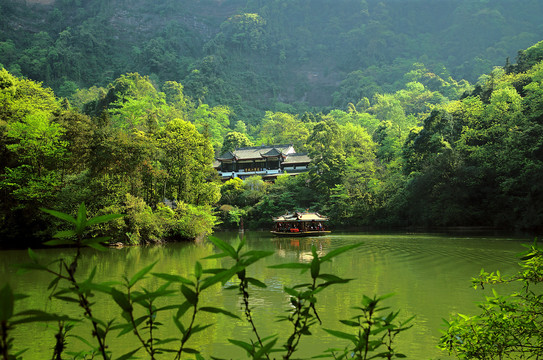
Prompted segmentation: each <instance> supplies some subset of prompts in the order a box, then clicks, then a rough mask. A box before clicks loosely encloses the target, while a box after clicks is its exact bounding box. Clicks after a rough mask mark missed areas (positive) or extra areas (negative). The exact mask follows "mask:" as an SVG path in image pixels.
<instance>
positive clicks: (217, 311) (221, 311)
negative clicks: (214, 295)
mask: <svg viewBox="0 0 543 360" xmlns="http://www.w3.org/2000/svg"><path fill="white" fill-rule="evenodd" d="M200 310H201V311H205V312H209V313H213V314H223V315H226V316H230V317H231V318H234V319H239V316H237V315H236V314H233V313H231V312H230V311H227V310H224V309H221V308H216V307H211V306H205V307H201V308H200Z"/></svg>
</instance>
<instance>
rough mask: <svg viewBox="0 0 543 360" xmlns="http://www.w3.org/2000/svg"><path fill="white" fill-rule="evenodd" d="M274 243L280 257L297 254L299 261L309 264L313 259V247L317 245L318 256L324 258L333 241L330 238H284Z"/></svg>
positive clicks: (274, 240) (275, 240) (273, 241)
mask: <svg viewBox="0 0 543 360" xmlns="http://www.w3.org/2000/svg"><path fill="white" fill-rule="evenodd" d="M272 243H273V244H274V245H275V247H276V249H277V254H278V255H279V256H280V257H282V258H285V257H292V255H293V254H296V257H297V258H298V261H300V262H309V261H311V260H312V259H313V255H312V253H311V246H313V245H315V247H316V248H317V254H318V255H319V256H324V255H325V254H326V251H327V249H328V248H329V247H330V243H331V239H330V238H329V237H318V238H316V237H315V238H312V237H307V238H299V237H291V238H289V237H284V238H277V239H273V240H272Z"/></svg>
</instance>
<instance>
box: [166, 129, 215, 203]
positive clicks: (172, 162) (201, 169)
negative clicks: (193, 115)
mask: <svg viewBox="0 0 543 360" xmlns="http://www.w3.org/2000/svg"><path fill="white" fill-rule="evenodd" d="M158 146H159V147H160V148H161V149H162V151H163V152H164V159H163V161H164V169H165V170H166V171H167V172H168V174H169V179H168V186H167V188H168V191H167V192H168V194H169V195H172V196H173V198H175V199H177V200H178V201H183V202H185V203H187V204H194V205H211V204H214V203H216V202H217V201H218V200H219V189H218V186H217V185H215V184H213V183H208V182H207V180H208V178H210V177H211V173H212V171H214V170H213V168H212V167H211V163H212V162H213V154H214V153H213V148H212V147H211V144H210V142H209V141H208V140H207V139H206V138H205V137H204V136H203V135H202V134H200V133H199V132H198V131H197V130H196V127H195V126H194V125H192V124H191V123H189V122H187V121H183V120H180V119H176V120H172V121H170V122H169V123H168V124H167V125H166V127H165V128H164V131H163V132H162V133H161V134H160V137H159V139H158Z"/></svg>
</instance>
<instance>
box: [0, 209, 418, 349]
mask: <svg viewBox="0 0 543 360" xmlns="http://www.w3.org/2000/svg"><path fill="white" fill-rule="evenodd" d="M44 211H45V212H46V213H48V214H50V215H52V216H54V217H56V218H58V219H59V220H62V221H64V222H65V223H67V224H69V225H70V227H71V228H70V229H68V230H62V231H59V232H57V233H56V234H55V239H54V240H51V241H49V242H47V245H71V246H73V247H74V248H75V249H74V253H75V254H74V256H73V258H72V259H66V258H61V259H58V260H57V261H55V262H53V263H52V264H42V263H41V262H40V259H39V256H38V255H37V254H36V253H35V252H33V251H32V250H29V255H30V257H31V260H32V262H30V263H27V264H22V265H21V266H20V268H21V269H22V270H27V271H45V272H48V273H50V274H51V275H52V277H53V279H52V281H51V284H50V286H49V289H50V290H51V294H50V297H51V298H52V299H54V300H55V301H61V302H62V303H63V304H64V306H65V307H64V309H65V310H66V311H67V307H69V306H78V307H79V308H80V309H81V311H82V312H83V315H84V316H83V317H82V318H79V319H77V318H70V317H67V316H65V315H62V314H60V315H57V314H51V313H48V312H44V311H41V310H33V309H30V310H25V311H17V310H16V307H17V302H18V300H20V299H21V298H22V297H23V296H24V295H19V294H13V292H12V290H11V288H10V286H9V285H7V284H6V285H4V286H3V288H2V289H1V290H0V357H1V358H2V359H3V360H10V359H16V360H17V359H23V353H24V350H22V351H19V352H17V353H14V348H16V347H17V348H18V347H19V346H21V345H20V342H21V339H18V338H13V337H12V335H11V334H12V331H13V329H14V328H15V327H16V326H18V325H20V324H22V323H28V322H56V323H58V330H57V332H56V334H55V338H56V343H55V344H53V345H54V346H53V348H52V349H53V350H52V351H53V357H52V358H53V359H62V358H63V357H64V358H65V356H70V357H71V358H73V359H87V358H89V357H91V358H101V359H119V360H126V359H133V358H141V356H144V357H145V358H148V359H157V358H158V356H159V355H165V354H166V355H171V358H173V359H181V358H182V357H186V356H195V358H196V359H203V357H202V356H201V355H200V353H199V351H198V350H197V349H194V348H191V347H190V340H191V337H192V336H193V335H194V334H197V333H199V332H202V331H205V330H206V329H207V328H208V327H210V326H212V325H211V324H201V322H200V320H199V315H201V314H202V313H206V312H207V313H214V314H221V315H225V316H229V317H232V318H234V319H239V318H240V316H238V315H236V314H235V313H234V312H232V311H230V310H228V309H223V308H218V307H211V306H205V305H204V304H202V303H203V300H204V299H205V294H206V290H208V289H210V288H211V287H212V286H214V285H217V284H222V286H225V284H226V283H227V282H228V283H230V284H232V283H234V284H233V285H230V286H227V287H226V290H228V289H231V290H237V291H238V293H239V296H240V299H241V302H242V304H243V309H242V311H243V315H244V316H245V318H246V320H247V322H248V323H249V324H250V325H251V327H252V330H253V334H254V337H255V338H256V339H254V340H253V339H229V341H230V343H232V344H233V345H235V346H238V347H240V348H241V349H242V350H244V351H245V352H246V353H247V355H248V356H249V357H250V358H252V359H270V358H274V357H275V354H277V355H278V356H281V357H282V358H283V359H291V358H293V356H294V353H295V352H296V350H297V349H298V346H299V344H300V341H301V339H302V338H303V337H304V336H310V335H311V331H310V329H311V328H313V327H314V326H316V325H317V323H320V322H321V320H320V318H319V315H318V311H317V298H318V294H319V293H320V292H322V291H323V290H325V289H327V288H328V287H330V286H335V285H338V284H345V283H348V282H349V281H350V280H351V279H343V278H340V277H338V276H335V275H333V274H327V273H325V272H324V271H323V270H324V268H325V264H326V263H327V262H329V261H331V260H332V259H333V258H335V257H337V256H339V255H341V254H342V253H344V252H346V251H349V250H351V249H354V248H356V247H359V246H360V245H362V244H360V243H358V244H352V245H347V246H344V247H340V248H337V249H334V250H332V251H330V252H329V253H327V254H325V255H323V256H320V255H319V254H318V253H317V249H316V247H315V246H313V247H312V255H313V256H312V260H311V262H310V263H284V264H280V265H275V266H272V268H277V269H294V270H302V271H303V272H307V273H309V275H310V279H309V280H308V281H309V283H304V284H294V285H292V286H285V287H284V291H285V293H286V294H288V295H289V301H290V304H291V305H292V306H291V307H289V308H288V310H287V313H286V315H285V316H283V317H281V318H280V319H279V320H280V321H285V322H287V323H288V326H285V331H286V332H287V337H286V339H284V344H283V345H282V346H280V347H279V346H277V345H276V344H277V343H278V341H279V340H280V339H281V338H282V337H283V334H271V335H269V336H265V337H264V336H263V335H262V334H261V330H259V329H258V328H257V326H256V324H255V321H254V317H255V316H256V314H254V313H253V311H252V307H251V295H250V294H251V290H252V288H253V287H260V288H263V287H266V285H265V284H264V283H263V282H262V281H260V280H258V279H255V278H253V277H251V276H250V270H249V267H250V266H251V265H252V264H254V263H256V262H258V261H259V260H260V259H262V258H264V257H267V256H269V255H271V254H273V252H270V251H245V246H244V245H245V244H244V242H243V241H241V242H240V243H239V244H237V245H234V246H232V245H231V244H228V243H226V242H224V241H222V240H220V239H218V238H213V237H212V238H210V241H211V242H212V243H213V244H214V245H215V246H216V248H217V249H218V250H219V252H217V253H216V254H214V255H211V256H208V257H207V258H206V259H221V258H229V259H230V260H231V261H229V263H230V265H229V266H227V267H223V268H207V267H206V266H203V265H202V263H201V262H199V261H197V262H196V263H195V264H194V273H193V275H192V277H190V278H187V277H183V276H180V275H178V274H172V273H152V269H153V266H154V265H155V264H150V265H147V266H145V267H144V268H142V269H140V270H139V271H138V272H137V273H136V274H134V275H132V276H131V277H125V278H124V279H122V281H120V282H108V283H97V282H95V280H94V276H95V275H96V271H97V269H96V267H95V268H94V269H93V270H92V271H91V274H90V275H89V277H88V278H87V279H85V280H80V279H78V276H77V275H78V274H77V268H78V262H79V261H80V258H81V250H82V249H83V248H84V247H93V248H96V249H98V250H103V249H104V247H103V246H102V243H103V242H104V241H107V238H105V237H93V236H89V230H91V227H92V226H94V225H97V224H103V223H107V222H109V221H112V220H115V219H118V218H120V217H121V215H103V216H98V217H94V218H90V219H89V218H87V213H86V207H85V206H84V205H83V204H82V205H80V207H79V210H78V213H77V216H76V217H72V216H71V215H69V214H65V213H62V212H59V211H54V210H44ZM204 260H205V259H204ZM225 262H226V261H225ZM150 275H151V276H152V277H153V279H154V281H155V282H156V283H157V284H158V285H157V286H156V287H155V289H154V290H149V289H147V288H145V287H143V286H142V285H141V281H142V280H143V279H144V278H146V277H149V276H150ZM233 277H236V278H237V280H238V281H237V283H235V282H231V281H229V280H230V279H231V278H233ZM98 293H100V294H105V295H106V297H107V300H106V301H110V302H111V304H112V306H114V307H115V308H116V309H117V310H118V311H120V313H121V318H120V319H116V318H100V317H99V316H98V315H96V314H95V313H94V312H93V303H92V302H91V298H92V297H93V296H95V295H96V294H98ZM177 298H180V299H182V300H181V302H178V301H176V300H175V299H177ZM164 300H168V301H167V302H166V303H165V302H164ZM381 300H383V298H374V299H369V298H364V300H363V302H362V306H361V307H357V308H356V309H357V310H359V311H360V312H361V313H362V314H364V317H363V318H362V317H361V316H356V317H355V319H357V321H345V322H344V323H347V324H348V325H349V326H351V327H353V328H354V329H353V330H354V331H355V333H356V332H358V333H359V335H358V336H359V337H360V340H359V341H354V344H353V345H350V346H347V347H346V348H345V354H350V353H354V354H355V357H356V358H357V359H369V357H368V356H370V355H372V356H375V352H376V351H377V350H379V348H380V347H381V346H383V347H386V351H385V352H382V353H379V354H377V356H379V357H384V358H387V359H393V358H400V357H405V355H402V354H399V353H395V352H394V348H393V339H394V336H396V335H397V334H398V333H400V332H402V331H404V330H407V329H408V328H407V327H405V326H404V325H405V322H404V323H403V324H398V325H396V324H393V323H392V322H393V321H394V319H395V318H396V316H397V313H394V312H391V313H390V314H388V315H385V316H384V317H383V318H382V319H375V317H376V316H377V313H378V312H380V311H382V310H384V309H381V308H379V303H380V302H381ZM168 319H169V320H170V321H172V322H173V324H175V327H176V328H177V330H178V331H179V333H177V334H170V337H168V338H158V337H157V335H156V334H157V333H158V329H159V328H160V327H161V326H162V325H163V324H164V322H165V321H167V320H168ZM408 321H409V320H408ZM75 326H81V327H83V330H87V331H89V332H90V335H91V336H90V337H85V335H75V334H72V332H71V331H72V330H73V329H74V327H75ZM288 329H292V330H291V332H290V334H288ZM327 331H328V332H329V333H330V334H332V335H334V336H337V337H338V338H339V339H349V340H354V339H357V335H356V334H355V335H349V334H347V333H344V332H340V331H334V330H327ZM114 333H117V335H118V336H132V337H133V338H134V345H133V346H132V349H131V350H130V351H129V352H127V353H126V354H123V355H121V356H118V355H117V354H113V353H112V351H111V350H110V349H109V347H108V344H109V343H110V342H111V341H113V340H112V339H111V336H112V334H114ZM361 333H363V334H364V335H363V336H361V335H360V334H361ZM381 333H383V334H384V335H379V334H381ZM72 339H73V340H78V341H80V342H81V345H80V346H76V348H80V349H82V350H80V351H77V352H68V351H66V345H67V342H68V341H72ZM329 352H330V354H331V355H323V356H322V357H332V358H336V359H337V358H344V357H345V355H342V356H339V357H338V356H336V355H335V353H336V350H333V349H331V350H329Z"/></svg>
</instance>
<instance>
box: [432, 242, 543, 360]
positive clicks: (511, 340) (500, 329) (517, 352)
mask: <svg viewBox="0 0 543 360" xmlns="http://www.w3.org/2000/svg"><path fill="white" fill-rule="evenodd" d="M527 247H528V248H529V250H528V251H526V252H525V253H524V254H523V255H522V257H521V260H522V262H521V264H520V266H521V269H520V271H519V272H518V274H516V275H514V276H512V277H504V276H502V275H501V274H500V272H499V271H496V272H492V273H488V272H486V271H484V270H481V273H480V274H479V276H478V277H477V278H473V279H472V283H473V287H474V288H477V287H479V286H480V287H481V288H484V287H485V286H493V285H496V284H509V286H511V287H513V288H515V286H514V284H515V283H520V284H522V287H521V289H520V290H514V291H513V292H512V293H510V294H508V295H499V294H498V292H497V290H496V289H495V288H494V287H493V288H492V293H493V295H492V296H487V297H486V301H484V302H482V303H481V304H479V309H480V314H479V315H475V316H466V315H462V314H457V315H456V316H455V317H453V318H452V319H451V320H450V321H449V322H447V326H448V329H447V331H446V332H445V334H444V335H443V336H442V337H441V339H440V347H441V348H442V349H444V350H448V351H449V353H451V354H454V355H455V356H456V357H457V358H459V359H537V358H540V357H541V356H542V355H543V353H542V352H543V347H542V344H543V317H542V316H543V315H542V314H543V309H542V306H543V302H542V301H541V299H542V297H543V294H542V293H541V282H542V281H543V249H541V248H540V247H539V246H537V243H534V245H532V246H527Z"/></svg>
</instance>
